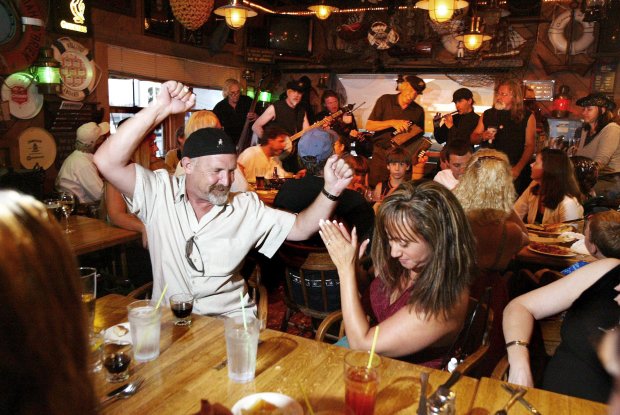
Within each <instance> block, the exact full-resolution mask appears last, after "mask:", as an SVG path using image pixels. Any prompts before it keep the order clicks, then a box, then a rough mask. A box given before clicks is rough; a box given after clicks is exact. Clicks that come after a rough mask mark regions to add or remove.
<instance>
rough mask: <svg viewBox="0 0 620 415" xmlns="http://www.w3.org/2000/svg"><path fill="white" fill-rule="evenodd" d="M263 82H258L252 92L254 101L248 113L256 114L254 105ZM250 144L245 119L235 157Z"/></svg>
mask: <svg viewBox="0 0 620 415" xmlns="http://www.w3.org/2000/svg"><path fill="white" fill-rule="evenodd" d="M263 81H264V79H261V80H260V81H258V86H257V87H256V90H255V91H254V99H253V100H252V104H251V105H250V110H249V111H248V112H256V104H257V103H258V96H259V95H260V93H261V88H262V85H263ZM250 143H251V140H250V120H249V119H248V118H246V119H245V124H243V130H242V131H241V135H240V136H239V142H238V143H237V155H239V154H241V153H242V152H243V150H245V149H246V148H248V147H250Z"/></svg>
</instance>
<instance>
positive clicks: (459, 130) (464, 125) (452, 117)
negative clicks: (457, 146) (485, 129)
mask: <svg viewBox="0 0 620 415" xmlns="http://www.w3.org/2000/svg"><path fill="white" fill-rule="evenodd" d="M452 102H454V106H455V107H456V112H457V113H456V114H455V113H451V114H446V115H444V116H442V115H441V114H440V113H437V114H436V115H435V117H434V118H433V126H434V132H433V134H434V135H435V140H437V142H438V143H440V144H443V143H446V144H450V143H451V142H452V141H455V140H460V141H466V142H467V143H468V144H469V136H470V135H471V133H472V131H474V128H476V125H478V119H479V118H480V116H479V115H478V114H476V113H475V112H474V95H473V94H472V92H471V91H470V90H469V89H467V88H459V89H457V90H456V91H454V94H452ZM442 120H443V124H442V123H441V121H442Z"/></svg>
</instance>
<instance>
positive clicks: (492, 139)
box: [470, 79, 536, 194]
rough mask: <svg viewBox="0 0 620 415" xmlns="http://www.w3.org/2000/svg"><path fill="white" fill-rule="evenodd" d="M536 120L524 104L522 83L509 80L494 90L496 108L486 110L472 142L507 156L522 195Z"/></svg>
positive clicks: (517, 188)
mask: <svg viewBox="0 0 620 415" xmlns="http://www.w3.org/2000/svg"><path fill="white" fill-rule="evenodd" d="M535 134H536V119H535V118H534V115H533V114H532V113H531V112H530V111H528V110H526V109H525V108H524V106H523V91H522V88H521V84H520V83H519V82H517V81H515V80H512V79H509V80H505V81H502V82H500V83H499V85H498V87H497V90H496V91H495V107H494V108H490V109H488V110H486V111H485V112H484V113H483V114H482V117H480V120H479V121H478V125H477V126H476V129H475V130H474V132H473V133H471V137H470V138H471V144H473V145H476V144H480V146H481V147H491V148H494V149H496V150H499V151H503V152H504V153H506V154H507V155H508V159H509V160H510V165H511V166H512V177H513V178H514V179H515V189H516V190H517V194H520V193H521V192H523V190H525V188H526V187H527V186H528V185H529V184H530V168H529V165H530V163H531V158H532V155H533V154H534V135H535Z"/></svg>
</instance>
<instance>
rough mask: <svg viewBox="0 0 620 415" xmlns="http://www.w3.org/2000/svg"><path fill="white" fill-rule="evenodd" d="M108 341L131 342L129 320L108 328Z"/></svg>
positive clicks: (106, 336) (106, 333) (106, 339)
mask: <svg viewBox="0 0 620 415" xmlns="http://www.w3.org/2000/svg"><path fill="white" fill-rule="evenodd" d="M104 339H105V341H106V342H124V343H131V333H130V332H129V322H125V323H120V324H117V325H116V326H112V327H109V328H107V329H106V331H105V334H104Z"/></svg>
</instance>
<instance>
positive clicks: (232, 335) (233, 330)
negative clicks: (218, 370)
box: [224, 316, 260, 383]
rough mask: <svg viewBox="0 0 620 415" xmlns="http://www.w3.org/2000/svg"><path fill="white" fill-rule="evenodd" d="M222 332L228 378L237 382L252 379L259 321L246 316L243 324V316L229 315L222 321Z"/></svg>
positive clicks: (254, 368) (254, 370) (254, 369)
mask: <svg viewBox="0 0 620 415" xmlns="http://www.w3.org/2000/svg"><path fill="white" fill-rule="evenodd" d="M224 332H225V335H226V357H227V359H228V378H229V379H230V380H232V381H233V382H237V383H245V382H250V381H252V380H253V379H254V376H255V372H256V352H257V349H258V334H259V333H260V321H259V320H257V319H256V318H254V317H249V316H247V317H246V324H245V326H244V324H243V317H241V316H239V317H230V318H227V319H226V321H225V322H224Z"/></svg>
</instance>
